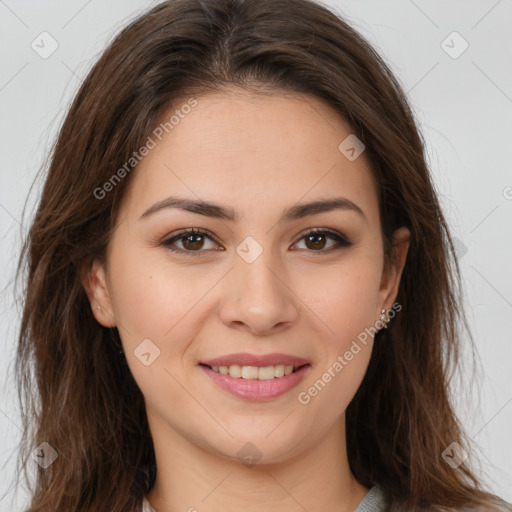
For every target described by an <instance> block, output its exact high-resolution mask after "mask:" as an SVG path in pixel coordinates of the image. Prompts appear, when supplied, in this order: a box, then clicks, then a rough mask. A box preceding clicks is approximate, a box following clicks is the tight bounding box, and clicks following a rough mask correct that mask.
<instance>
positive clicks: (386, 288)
mask: <svg viewBox="0 0 512 512" xmlns="http://www.w3.org/2000/svg"><path fill="white" fill-rule="evenodd" d="M410 238H411V232H410V230H409V229H408V228H407V227H405V226H402V227H400V228H398V229H397V230H396V231H395V232H394V233H393V250H394V253H395V259H394V261H393V262H391V263H390V265H389V268H388V269H387V271H385V272H383V274H382V279H381V284H380V290H379V293H380V295H381V301H382V302H381V304H382V308H384V309H386V310H388V309H391V307H392V305H393V303H394V301H395V299H396V296H397V295H398V288H399V286H400V278H401V277H402V271H403V269H404V266H405V261H406V258H407V252H408V250H409V245H410ZM382 308H381V309H382ZM378 314H379V315H380V309H379V312H378Z"/></svg>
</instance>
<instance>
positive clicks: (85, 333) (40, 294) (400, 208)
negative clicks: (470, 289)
mask: <svg viewBox="0 0 512 512" xmlns="http://www.w3.org/2000/svg"><path fill="white" fill-rule="evenodd" d="M231 87H241V88H244V89H246V90H250V91H253V92H255V93H272V92H276V91H277V92H279V91H292V92H295V93H299V94H302V95H303V97H304V99H305V101H307V95H308V94H309V95H313V96H314V97H317V98H321V99H323V100H324V101H325V102H327V103H328V104H329V105H330V107H331V108H332V109H333V110H334V111H336V112H338V113H339V114H340V115H341V116H342V117H343V118H344V119H346V120H347V121H348V122H349V123H350V125H351V127H352V130H353V132H354V133H355V134H356V135H357V137H358V138H359V139H360V140H362V141H363V143H364V144H365V146H366V154H367V155H368V156H369V158H370V161H371V164H372V172H373V173H374V175H375V178H376V180H377V183H378V187H379V208H380V216H381V223H382V236H383V241H384V248H385V262H386V264H390V263H391V262H392V261H393V252H392V246H391V236H392V233H393V231H394V230H395V229H396V228H398V227H400V226H407V227H409V229H410V230H411V245H410V249H409V253H408V255H407V261H406V264H405V268H404V271H403V274H402V280H401V284H400V288H399V292H398V296H397V301H398V302H399V303H400V304H401V305H402V311H401V312H400V313H399V314H398V315H396V318H394V319H393V321H392V322H391V324H390V326H389V328H388V329H384V330H382V331H380V332H379V333H378V334H377V335H376V339H375V345H374V350H373V354H372V357H371V361H370V364H369V367H368V371H367V374H366V376H365V378H364V381H363V383H362V385H361V387H360V389H359V390H358V392H357V394H356V395H355V397H354V399H353V400H352V402H351V403H350V405H349V406H348V409H347V411H346V418H347V447H348V456H349V464H350V467H351V470H352V472H353V473H354V475H355V477H356V478H357V479H358V480H359V481H360V482H361V483H362V484H363V485H365V486H367V487H371V486H372V485H379V486H380V487H381V488H382V490H383V491H384V492H385V495H386V497H387V499H388V503H389V510H395V511H398V510H419V509H420V508H423V507H424V509H425V510H427V509H429V510H441V509H442V507H445V508H446V509H449V508H450V507H454V508H455V507H460V506H462V505H464V504H476V503H485V502H486V501H489V500H491V498H492V495H490V494H487V493H485V492H484V491H482V490H481V488H480V484H479V482H478V479H477V478H476V476H475V475H474V474H473V472H472V470H471V469H470V468H469V466H468V463H467V461H466V462H465V463H463V464H462V465H461V466H460V467H459V468H458V469H453V468H452V467H451V466H450V465H448V464H447V463H446V462H445V461H444V460H443V458H442V456H441V454H442V453H443V451H444V450H445V449H446V448H447V447H448V446H449V445H450V444H452V443H453V442H457V443H459V444H460V445H461V446H463V447H466V449H467V450H469V443H470V439H468V438H467V437H466V436H465V435H464V433H463V430H462V428H461V427H460V423H459V421H458V419H457V417H456V416H455V414H454V410H453V408H452V405H451V403H450V400H449V383H450V375H451V372H452V370H453V369H454V368H455V367H456V365H457V360H458V356H459V348H460V339H461V336H460V333H459V330H460V329H461V328H462V327H464V326H465V327H466V330H467V323H466V321H465V320H464V315H463V312H462V310H461V305H460V304H461V300H460V299H461V292H460V289H461V286H460V285H461V280H460V275H459V268H458V265H457V260H456V257H455V251H454V247H453V244H452V240H451V238H450V234H449V232H448V228H447V223H446V221H445V218H444V217H443V214H442V212H441V209H440V205H439V202H438V199H437V197H436V193H435V191H434V186H433V183H432V181H431V177H430V175H429V170H428V168H427V164H426V160H425V155H424V143H423V140H422V137H421V135H420V133H419V132H418V129H417V126H416V124H415V120H414V117H413V114H412V111H411V108H410V106H409V105H408V102H407V99H406V96H405V94H404V92H403V90H402V88H401V85H400V84H399V82H398V81H397V79H396V78H395V77H394V76H393V74H392V73H391V71H390V69H389V68H388V66H387V65H386V64H385V62H384V61H383V60H382V58H381V57H380V56H379V55H378V54H377V53H376V52H375V50H374V49H373V48H372V47H371V46H370V45H369V44H368V43H367V42H366V41H365V40H364V39H363V38H362V37H361V36H360V35H359V34H358V33H357V32H356V31H355V30H354V29H352V28H351V27H350V26H349V25H347V23H346V22H344V21H343V20H342V19H340V17H339V16H338V15H336V14H334V13H333V12H332V11H330V10H329V9H328V8H327V7H324V6H323V5H321V4H319V3H316V2H313V1H311V0H170V1H166V2H163V3H161V4H159V5H157V6H156V7H154V8H152V9H151V10H150V11H148V12H146V13H145V14H143V15H141V16H140V17H139V18H137V19H136V20H135V21H133V22H132V23H130V24H129V25H128V26H127V27H126V28H124V29H123V30H122V31H121V32H120V33H119V34H118V35H117V36H116V37H115V38H114V39H113V41H112V42H111V43H110V45H109V46H108V48H107V49H106V50H105V51H104V53H103V54H102V56H101V57H100V59H99V60H98V62H97V63H96V64H95V65H94V66H93V68H92V69H91V71H90V72H89V74H88V76H87V78H86V79H85V80H84V82H83V84H82V85H81V87H80V90H79V91H78V93H77V95H76V97H75V99H74V101H73V103H72V105H71V107H70V109H69V112H68V113H67V115H66V117H65V120H64V122H63V124H62V127H61V129H60V132H59V135H58V139H57V141H56V144H55V146H54V147H53V148H52V153H51V159H50V161H49V166H48V169H47V174H46V177H45V184H44V189H43V192H42V196H41V198H40V202H39V206H38V209H37V212H36V214H35V218H34V220H33V223H32V225H31V228H30V231H29V234H28V236H27V238H26V241H25V244H24V247H23V251H22V254H21V258H20V263H19V267H18V277H19V278H22V279H23V282H24V289H23V292H22V293H23V297H24V310H23V317H22V322H21V329H20V335H19V345H18V351H17V359H16V372H17V373H16V374H17V384H18V388H19V398H20V404H21V411H22V419H23V426H24V431H23V440H22V441H23V442H22V445H21V449H20V467H21V468H23V470H24V472H25V475H27V467H28V464H29V463H32V461H31V456H30V455H31V453H32V451H33V450H35V449H36V447H39V446H40V445H41V443H43V442H45V443H48V445H49V446H50V447H52V448H53V449H54V450H56V453H58V457H57V459H56V460H55V461H53V463H52V464H51V465H50V466H49V467H47V468H46V469H43V468H37V469H38V472H37V480H36V483H35V485H34V486H33V489H31V495H32V501H31V504H30V507H29V509H28V512H42V511H45V512H46V511H49V510H52V511H55V512H61V511H62V512H79V511H80V512H83V511H97V510H109V511H111V512H118V511H124V512H125V511H137V512H140V509H141V503H142V499H143V497H144V495H146V494H147V492H148V491H149V490H150V489H151V487H152V485H153V484H154V481H155V475H156V465H155V454H154V449H153V443H152V439H151V435H150V431H149V428H148V423H147V419H146V414H145V406H144V399H143V396H142V394H141V392H140V390H139V388H138V386H137V385H136V383H135V381H134V379H133V377H132V375H131V373H130V371H129V368H128V366H127V364H126V361H125V359H124V355H122V354H119V348H120V346H121V343H120V338H119V334H118V332H117V330H116V329H108V328H105V327H103V326H101V325H99V324H98V323H97V322H96V321H95V319H94V316H93V315H92V313H91V310H90V305H89V302H88V299H87V296H86V294H85V292H84V289H83V286H82V279H83V277H84V272H85V271H86V270H87V269H88V267H89V266H90V264H91V262H92V261H93V259H95V258H100V259H101V258H103V257H104V256H105V250H106V247H107V244H108V242H109V239H110V235H111V232H112V229H113V226H114V225H115V221H116V213H117V210H118V205H119V200H120V198H121V197H122V194H123V190H124V189H125V187H126V184H127V183H128V181H129V180H130V172H132V169H131V168H128V169H127V168H126V167H125V170H126V173H124V174H123V175H122V179H120V180H117V181H116V182H115V183H114V184H113V185H112V186H110V187H105V186H104V184H105V183H107V182H109V180H111V179H112V176H113V175H114V174H115V172H116V171H117V170H118V169H120V168H122V167H123V166H125V165H126V162H128V161H130V158H132V156H133V152H134V151H136V150H137V149H138V148H140V147H142V146H143V145H144V143H145V142H146V141H147V138H148V136H150V134H151V133H152V131H153V130H154V129H155V127H156V126H158V124H159V123H160V122H161V120H162V119H163V118H164V115H166V113H167V115H168V113H169V112H170V110H171V109H173V108H176V107H177V106H178V105H179V104H178V99H180V98H184V97H194V98H199V97H200V96H201V95H203V94H206V93H208V92H219V91H220V92H222V91H226V90H228V89H229V88H231ZM340 142H341V141H340ZM133 167H134V168H136V165H134V166H133ZM118 176H119V174H118ZM111 184H112V182H111ZM98 190H100V192H98ZM466 341H467V342H468V343H473V341H472V340H471V336H470V335H469V332H468V333H467V335H466V338H465V342H466ZM44 446H47V445H44ZM39 449H41V448H39Z"/></svg>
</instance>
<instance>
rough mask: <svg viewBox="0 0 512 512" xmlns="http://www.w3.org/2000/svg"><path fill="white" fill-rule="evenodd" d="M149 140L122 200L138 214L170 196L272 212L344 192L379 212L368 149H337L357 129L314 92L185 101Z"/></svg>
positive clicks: (230, 95)
mask: <svg viewBox="0 0 512 512" xmlns="http://www.w3.org/2000/svg"><path fill="white" fill-rule="evenodd" d="M186 105H194V106H192V107H187V108H185V107H184V106H186ZM155 133H156V134H157V135H155ZM150 137H151V138H152V140H153V142H154V144H152V149H151V150H150V151H149V152H148V154H147V156H145V157H144V158H143V159H142V161H141V162H140V163H139V164H138V166H137V167H136V169H135V171H134V172H133V175H132V176H131V183H130V186H129V188H128V191H127V193H126V198H125V201H124V202H125V203H128V206H129V207H130V208H131V209H133V210H136V212H135V211H134V213H138V214H139V215H140V214H141V213H142V211H144V209H145V208H147V207H148V206H150V204H149V203H151V201H158V200H162V199H164V198H165V197H166V196H167V195H171V194H172V195H176V194H178V195H183V196H184V197H193V198H196V199H197V198H201V199H206V200H211V201H213V202H216V203H219V204H225V205H229V206H230V207H231V208H234V209H235V210H236V211H239V212H240V213H241V215H242V216H243V214H244V211H246V210H247V211H248V213H250V212H251V209H252V208H254V206H255V204H257V205H258V208H261V209H265V210H266V211H267V209H268V208H270V209H272V207H273V206H276V207H277V206H278V205H279V207H280V206H282V205H283V204H285V205H286V206H289V205H291V204H293V203H297V202H299V201H301V200H302V199H303V200H304V201H306V200H314V199H317V198H323V199H325V198H329V197H334V196H339V195H344V196H346V197H348V198H349V199H351V200H352V201H354V202H356V203H361V204H360V206H362V207H363V205H364V208H365V209H366V210H370V211H369V212H368V213H369V215H370V216H371V215H372V214H376V213H377V212H376V206H377V205H376V203H377V191H376V183H375V181H374V178H373V175H372V172H371V168H370V165H369V162H368V159H367V158H366V155H365V153H364V151H363V152H362V153H361V155H360V156H359V157H357V158H356V159H355V160H350V159H348V158H347V157H346V156H345V154H344V153H343V152H342V151H341V150H340V148H339V146H340V144H341V143H343V141H345V140H347V137H354V134H353V130H352V129H351V127H350V125H349V124H348V123H347V122H346V121H345V120H344V119H343V118H342V117H341V116H340V115H339V114H338V113H336V112H335V111H334V110H332V109H331V108H330V107H329V106H328V105H327V104H326V103H325V102H323V101H322V100H320V99H318V98H315V97H313V96H310V95H303V94H295V93H286V94H284V93H282V94H277V93H276V94H265V95H262V94H255V93H248V92H245V91H236V92H229V93H222V94H221V93H217V94H208V95H205V96H198V97H195V98H193V101H192V102H191V101H190V98H184V99H182V100H180V101H176V102H175V103H174V105H173V108H172V110H171V111H169V112H167V113H166V115H165V116H163V119H162V124H160V125H159V127H156V131H155V130H154V131H153V133H152V134H151V135H150ZM349 140H351V139H349ZM342 146H343V145H342ZM135 199H136V201H135Z"/></svg>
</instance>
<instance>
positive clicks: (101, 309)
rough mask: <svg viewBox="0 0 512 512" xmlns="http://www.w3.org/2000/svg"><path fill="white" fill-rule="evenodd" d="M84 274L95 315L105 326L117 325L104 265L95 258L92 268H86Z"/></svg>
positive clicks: (84, 282)
mask: <svg viewBox="0 0 512 512" xmlns="http://www.w3.org/2000/svg"><path fill="white" fill-rule="evenodd" d="M83 275H84V277H83V279H82V285H83V287H84V289H85V293H86V294H87V297H88V298H89V303H90V304H91V309H92V313H93V315H94V317H95V318H96V320H97V321H98V323H100V324H101V325H103V326H104V327H116V319H115V317H114V314H113V312H112V303H111V300H110V294H109V290H108V283H107V277H106V273H105V267H104V265H103V264H102V263H101V262H100V261H98V260H94V261H93V263H92V265H91V266H90V268H88V269H85V270H84V274H83Z"/></svg>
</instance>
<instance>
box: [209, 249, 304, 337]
mask: <svg viewBox="0 0 512 512" xmlns="http://www.w3.org/2000/svg"><path fill="white" fill-rule="evenodd" d="M269 252H270V251H263V253H262V254H261V255H260V256H259V257H258V258H257V259H256V260H255V261H253V262H252V263H248V262H246V261H244V259H242V258H240V257H238V256H235V261H234V268H233V269H232V270H231V272H229V274H228V276H227V279H225V280H224V282H223V292H222V299H221V306H220V310H219V314H220V318H221V320H222V322H223V323H224V324H225V325H227V326H228V327H231V328H234V329H238V330H241V331H247V332H250V333H252V334H254V335H258V336H263V335H270V334H275V333H277V332H280V331H282V330H284V329H287V328H289V327H290V326H291V325H293V324H294V323H295V322H296V321H297V318H298V316H299V311H300V299H299V298H298V297H297V296H296V295H295V294H294V291H293V283H292V282H291V280H290V277H289V276H288V275H287V273H286V272H285V270H284V269H283V267H282V265H278V264H276V262H275V261H272V257H271V255H269V256H268V257H267V253H269Z"/></svg>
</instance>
